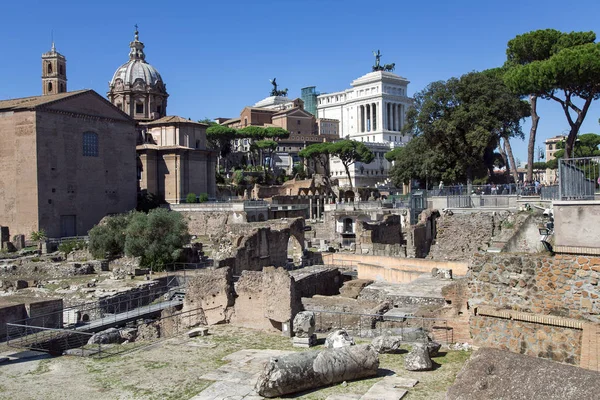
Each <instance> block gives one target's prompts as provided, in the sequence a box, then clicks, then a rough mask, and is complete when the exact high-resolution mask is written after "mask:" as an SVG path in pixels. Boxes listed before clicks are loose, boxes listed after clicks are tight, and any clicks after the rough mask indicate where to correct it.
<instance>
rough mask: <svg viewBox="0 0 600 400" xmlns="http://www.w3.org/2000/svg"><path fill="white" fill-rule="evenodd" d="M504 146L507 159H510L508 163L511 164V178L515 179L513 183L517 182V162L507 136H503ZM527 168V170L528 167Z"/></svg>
mask: <svg viewBox="0 0 600 400" xmlns="http://www.w3.org/2000/svg"><path fill="white" fill-rule="evenodd" d="M504 146H505V147H506V153H507V154H508V160H509V161H510V164H511V165H512V168H511V171H512V176H513V179H514V180H515V183H517V182H519V171H517V164H516V163H515V158H514V157H513V152H512V147H511V145H510V140H508V138H504ZM527 170H529V168H528V169H527ZM532 178H533V175H532Z"/></svg>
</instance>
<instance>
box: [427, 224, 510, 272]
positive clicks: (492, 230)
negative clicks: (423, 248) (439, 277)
mask: <svg viewBox="0 0 600 400" xmlns="http://www.w3.org/2000/svg"><path fill="white" fill-rule="evenodd" d="M506 214H508V213H506ZM502 221H503V217H502V216H501V215H500V214H497V213H482V212H477V213H468V214H458V213H456V214H453V215H442V216H441V217H440V218H438V219H437V235H436V238H435V243H434V244H433V245H432V246H431V251H430V253H429V258H433V259H435V260H461V261H468V260H469V259H470V258H471V256H472V255H473V254H474V253H476V252H478V251H486V250H487V249H488V247H490V245H491V241H492V238H493V237H494V236H495V235H497V234H498V232H499V231H500V229H501V224H502Z"/></svg>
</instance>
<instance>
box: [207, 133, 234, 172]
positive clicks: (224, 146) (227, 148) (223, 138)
mask: <svg viewBox="0 0 600 400" xmlns="http://www.w3.org/2000/svg"><path fill="white" fill-rule="evenodd" d="M237 133H238V131H237V130H236V129H233V128H230V127H228V126H223V125H216V124H215V125H211V126H209V127H208V128H207V129H206V139H207V140H208V142H209V143H210V144H211V145H212V147H213V148H214V149H216V150H218V151H219V157H220V158H221V159H225V157H227V155H229V154H230V153H231V141H232V140H234V139H235V138H236V136H237ZM219 169H220V165H217V171H218V170H219Z"/></svg>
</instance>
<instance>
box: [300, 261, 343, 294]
mask: <svg viewBox="0 0 600 400" xmlns="http://www.w3.org/2000/svg"><path fill="white" fill-rule="evenodd" d="M290 275H292V276H293V277H294V280H295V285H294V288H295V292H296V296H297V297H298V298H301V297H312V296H314V295H317V294H319V295H323V296H335V295H338V294H340V287H341V286H342V276H341V273H340V271H339V270H338V269H337V268H330V267H324V266H313V267H306V268H302V269H299V270H296V271H292V272H290Z"/></svg>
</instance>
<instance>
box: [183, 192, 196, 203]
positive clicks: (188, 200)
mask: <svg viewBox="0 0 600 400" xmlns="http://www.w3.org/2000/svg"><path fill="white" fill-rule="evenodd" d="M185 202H186V203H197V202H198V198H197V197H196V193H188V194H187V196H185Z"/></svg>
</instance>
